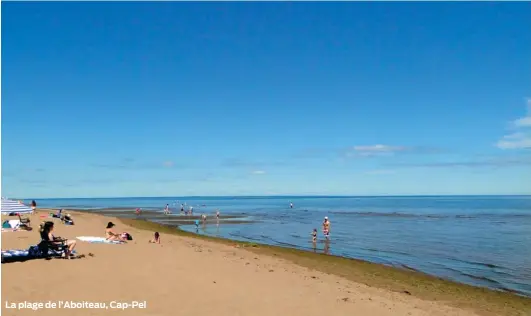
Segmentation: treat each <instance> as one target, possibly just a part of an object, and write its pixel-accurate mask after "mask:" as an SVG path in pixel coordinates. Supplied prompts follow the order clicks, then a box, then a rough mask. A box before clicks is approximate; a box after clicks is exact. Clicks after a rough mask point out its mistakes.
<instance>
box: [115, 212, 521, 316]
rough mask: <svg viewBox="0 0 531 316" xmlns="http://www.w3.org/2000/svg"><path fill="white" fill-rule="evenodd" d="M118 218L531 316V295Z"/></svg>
mask: <svg viewBox="0 0 531 316" xmlns="http://www.w3.org/2000/svg"><path fill="white" fill-rule="evenodd" d="M117 220H119V221H120V222H122V223H123V224H125V225H127V226H130V227H134V228H136V229H141V230H148V231H159V232H160V233H161V234H172V235H177V236H183V237H189V238H196V239H201V240H206V241H209V242H216V243H221V244H225V245H233V246H235V247H237V248H244V249H246V250H248V251H252V252H255V253H257V254H265V255H268V256H273V257H277V258H281V259H284V260H287V261H290V262H292V263H294V264H297V265H299V266H303V267H306V268H309V269H311V270H317V271H320V272H323V273H327V274H332V275H336V276H339V277H342V278H346V279H348V280H350V281H354V282H358V283H363V284H365V285H367V286H370V287H376V288H379V289H384V290H389V291H392V292H396V293H401V294H404V295H412V296H415V297H417V298H421V299H424V300H429V301H443V302H445V303H449V305H450V306H453V307H458V308H469V309H472V310H474V311H475V312H478V313H479V314H480V315H497V316H498V315H522V316H523V315H525V316H528V315H531V297H527V296H523V295H520V294H517V293H512V292H508V291H507V292H503V291H497V290H493V289H489V288H485V287H479V286H473V285H468V284H464V283H459V282H456V281H452V280H447V279H443V278H440V277H437V276H434V275H430V274H426V273H423V272H421V271H417V270H414V269H407V268H399V267H392V266H387V265H384V264H379V263H373V262H369V261H365V260H360V259H353V258H346V257H341V256H335V255H328V254H323V253H313V252H311V251H306V250H301V249H295V248H287V247H280V246H273V245H266V244H261V243H254V242H242V241H237V240H232V239H228V238H221V237H213V236H208V235H200V234H196V233H193V232H188V231H184V230H182V229H180V228H178V227H172V226H167V225H164V224H160V223H154V222H150V221H146V220H141V219H129V218H117Z"/></svg>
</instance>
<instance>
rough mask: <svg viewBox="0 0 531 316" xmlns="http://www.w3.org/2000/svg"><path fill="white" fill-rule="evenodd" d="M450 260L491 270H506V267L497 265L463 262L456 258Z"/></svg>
mask: <svg viewBox="0 0 531 316" xmlns="http://www.w3.org/2000/svg"><path fill="white" fill-rule="evenodd" d="M449 259H450V260H453V261H457V262H462V263H466V264H471V265H475V266H481V267H487V268H491V269H503V270H505V268H504V267H502V266H498V265H495V264H493V263H487V262H477V261H469V260H461V259H455V258H449Z"/></svg>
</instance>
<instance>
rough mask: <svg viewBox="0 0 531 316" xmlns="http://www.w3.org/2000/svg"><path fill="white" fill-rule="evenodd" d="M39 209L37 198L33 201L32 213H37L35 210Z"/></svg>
mask: <svg viewBox="0 0 531 316" xmlns="http://www.w3.org/2000/svg"><path fill="white" fill-rule="evenodd" d="M36 209H37V202H35V200H33V201H31V214H35V210H36Z"/></svg>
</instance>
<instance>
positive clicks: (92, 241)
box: [76, 236, 123, 244]
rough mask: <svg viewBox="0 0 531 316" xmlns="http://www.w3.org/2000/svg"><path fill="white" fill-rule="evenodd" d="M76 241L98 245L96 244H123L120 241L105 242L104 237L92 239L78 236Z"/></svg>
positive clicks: (91, 237)
mask: <svg viewBox="0 0 531 316" xmlns="http://www.w3.org/2000/svg"><path fill="white" fill-rule="evenodd" d="M76 238H77V239H79V240H81V241H84V242H89V243H98V244H123V242H122V241H119V240H107V239H105V238H104V237H93V236H80V237H76Z"/></svg>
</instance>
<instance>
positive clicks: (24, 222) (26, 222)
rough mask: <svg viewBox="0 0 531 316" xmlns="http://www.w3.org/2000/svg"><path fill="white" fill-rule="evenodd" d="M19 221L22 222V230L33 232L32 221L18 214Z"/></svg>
mask: <svg viewBox="0 0 531 316" xmlns="http://www.w3.org/2000/svg"><path fill="white" fill-rule="evenodd" d="M18 219H19V221H20V226H19V227H20V229H25V230H32V228H31V220H30V219H29V218H27V217H22V216H20V214H18Z"/></svg>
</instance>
